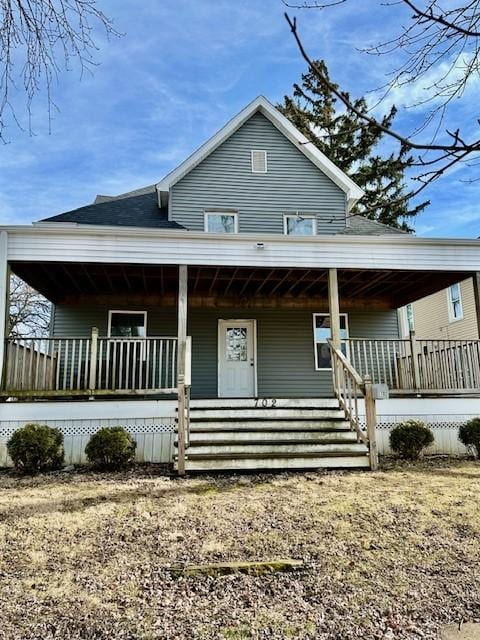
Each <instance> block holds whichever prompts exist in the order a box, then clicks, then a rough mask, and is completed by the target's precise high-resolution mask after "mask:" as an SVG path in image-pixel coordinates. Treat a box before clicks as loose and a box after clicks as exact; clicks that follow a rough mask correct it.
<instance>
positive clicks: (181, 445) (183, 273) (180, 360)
mask: <svg viewBox="0 0 480 640" xmlns="http://www.w3.org/2000/svg"><path fill="white" fill-rule="evenodd" d="M187 278H188V268H187V266H186V265H184V264H182V265H179V267H178V321H177V337H178V342H177V350H178V352H177V390H178V414H177V427H178V431H177V440H178V445H177V453H178V459H177V471H178V474H179V475H180V476H183V475H184V474H185V445H186V438H187V433H186V431H187V429H188V424H187V405H186V402H187V399H186V395H185V367H186V361H185V356H186V347H187V296H188V280H187Z"/></svg>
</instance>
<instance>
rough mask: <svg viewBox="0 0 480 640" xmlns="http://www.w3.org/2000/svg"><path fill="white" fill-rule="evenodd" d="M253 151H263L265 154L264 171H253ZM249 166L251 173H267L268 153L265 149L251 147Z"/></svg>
mask: <svg viewBox="0 0 480 640" xmlns="http://www.w3.org/2000/svg"><path fill="white" fill-rule="evenodd" d="M254 153H264V154H265V171H254V169H253V154H254ZM250 168H251V170H252V173H259V174H264V173H268V153H267V150H266V149H252V150H251V151H250Z"/></svg>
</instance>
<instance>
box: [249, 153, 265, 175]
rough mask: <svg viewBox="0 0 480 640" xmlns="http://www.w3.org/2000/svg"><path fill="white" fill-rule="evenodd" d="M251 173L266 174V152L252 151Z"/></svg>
mask: <svg viewBox="0 0 480 640" xmlns="http://www.w3.org/2000/svg"><path fill="white" fill-rule="evenodd" d="M252 173H267V152H266V151H261V150H258V149H254V150H253V151H252Z"/></svg>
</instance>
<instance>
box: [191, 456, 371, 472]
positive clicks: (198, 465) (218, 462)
mask: <svg viewBox="0 0 480 640" xmlns="http://www.w3.org/2000/svg"><path fill="white" fill-rule="evenodd" d="M369 466H370V463H369V459H368V456H366V455H365V456H334V455H332V456H329V457H315V456H311V457H303V458H302V457H300V456H299V457H290V458H278V457H275V458H247V459H246V458H226V459H222V458H217V459H213V460H208V459H207V460H205V459H204V460H190V459H187V460H186V461H185V470H186V471H187V472H188V471H204V472H209V471H248V470H255V469H263V470H274V469H283V470H288V469H347V468H348V469H368V468H369Z"/></svg>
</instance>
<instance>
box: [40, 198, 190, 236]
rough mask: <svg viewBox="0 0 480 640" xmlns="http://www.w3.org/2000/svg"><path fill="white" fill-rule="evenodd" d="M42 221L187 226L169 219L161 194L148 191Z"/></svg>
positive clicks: (169, 227)
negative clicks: (159, 200) (161, 206)
mask: <svg viewBox="0 0 480 640" xmlns="http://www.w3.org/2000/svg"><path fill="white" fill-rule="evenodd" d="M41 222H77V223H79V224H104V225H111V226H116V225H118V226H122V227H154V228H157V229H183V228H184V227H182V226H181V225H180V224H178V222H172V221H171V220H168V213H167V209H166V208H162V209H159V208H158V200H157V194H156V193H155V192H154V193H144V194H142V195H136V196H128V197H123V198H118V199H111V200H104V201H103V202H98V203H97V204H89V205H87V206H85V207H80V208H79V209H74V210H73V211H67V212H65V213H60V214H58V215H56V216H52V217H51V218H45V219H43V220H41Z"/></svg>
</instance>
